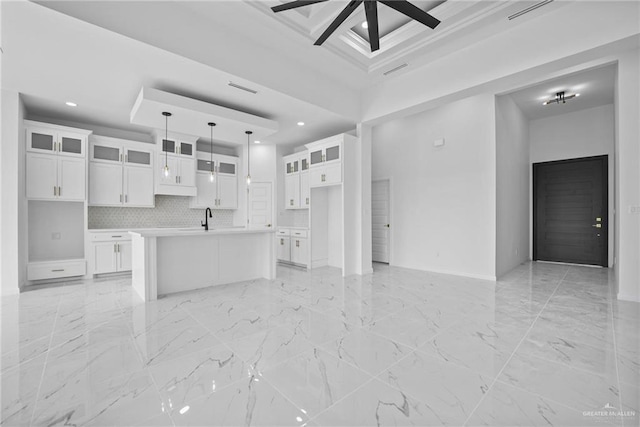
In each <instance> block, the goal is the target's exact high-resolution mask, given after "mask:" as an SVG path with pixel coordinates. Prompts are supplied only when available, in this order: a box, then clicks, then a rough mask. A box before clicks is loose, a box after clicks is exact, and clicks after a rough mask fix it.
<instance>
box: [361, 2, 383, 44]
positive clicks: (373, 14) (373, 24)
mask: <svg viewBox="0 0 640 427" xmlns="http://www.w3.org/2000/svg"><path fill="white" fill-rule="evenodd" d="M364 13H365V14H366V15H367V28H368V30H369V44H370V45H371V52H375V51H376V50H378V49H380V33H379V31H378V8H377V6H376V2H375V1H371V0H365V2H364Z"/></svg>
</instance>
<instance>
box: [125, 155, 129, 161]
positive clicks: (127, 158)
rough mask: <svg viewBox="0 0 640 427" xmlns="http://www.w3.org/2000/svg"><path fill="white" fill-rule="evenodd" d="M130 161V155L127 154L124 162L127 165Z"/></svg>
mask: <svg viewBox="0 0 640 427" xmlns="http://www.w3.org/2000/svg"><path fill="white" fill-rule="evenodd" d="M128 161H129V155H128V154H125V155H124V162H125V163H127V162H128Z"/></svg>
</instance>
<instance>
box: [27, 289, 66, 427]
mask: <svg viewBox="0 0 640 427" xmlns="http://www.w3.org/2000/svg"><path fill="white" fill-rule="evenodd" d="M61 304H62V296H60V299H59V300H58V304H57V307H56V317H55V318H54V319H53V326H52V327H51V336H50V337H49V345H48V346H47V352H46V355H45V359H44V363H43V365H42V373H41V374H40V381H39V383H38V391H37V392H36V396H35V399H34V401H33V410H32V411H31V418H30V419H29V425H30V426H31V425H33V421H34V418H35V416H36V409H37V406H38V400H39V399H40V392H41V389H42V383H43V382H44V374H45V372H46V370H47V363H48V362H49V355H50V354H51V353H50V350H51V343H52V342H53V334H54V333H55V330H56V324H57V323H58V315H59V312H60V305H61Z"/></svg>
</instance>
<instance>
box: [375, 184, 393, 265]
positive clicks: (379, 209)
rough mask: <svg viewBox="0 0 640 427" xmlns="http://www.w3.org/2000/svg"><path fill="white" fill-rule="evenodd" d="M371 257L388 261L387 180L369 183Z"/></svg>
mask: <svg viewBox="0 0 640 427" xmlns="http://www.w3.org/2000/svg"><path fill="white" fill-rule="evenodd" d="M371 226H372V233H371V238H372V244H373V248H372V258H373V261H376V262H386V263H389V226H390V224H389V180H388V179H385V180H381V181H373V182H372V183H371Z"/></svg>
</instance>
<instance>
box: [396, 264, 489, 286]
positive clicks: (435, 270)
mask: <svg viewBox="0 0 640 427" xmlns="http://www.w3.org/2000/svg"><path fill="white" fill-rule="evenodd" d="M389 265H390V266H392V267H401V268H410V269H412V270H418V271H426V272H429V273H437V274H448V275H450V276H460V277H468V278H470V279H479V280H489V281H491V282H495V281H496V280H497V278H496V276H488V275H484V274H474V273H462V272H459V271H450V270H441V269H438V268H424V269H422V268H415V267H405V266H403V265H397V264H389Z"/></svg>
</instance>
